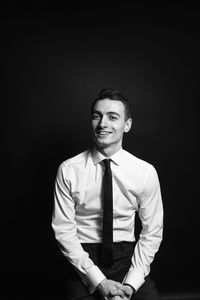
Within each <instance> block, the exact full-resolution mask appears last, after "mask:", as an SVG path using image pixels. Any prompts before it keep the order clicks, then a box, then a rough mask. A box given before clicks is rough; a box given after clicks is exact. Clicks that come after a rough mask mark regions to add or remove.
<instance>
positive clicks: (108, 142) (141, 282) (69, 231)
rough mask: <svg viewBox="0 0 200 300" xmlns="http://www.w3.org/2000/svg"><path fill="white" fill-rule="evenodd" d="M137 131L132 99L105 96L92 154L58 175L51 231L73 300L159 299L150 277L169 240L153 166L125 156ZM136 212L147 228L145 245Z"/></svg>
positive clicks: (94, 113) (97, 106)
mask: <svg viewBox="0 0 200 300" xmlns="http://www.w3.org/2000/svg"><path fill="white" fill-rule="evenodd" d="M131 125H132V118H131V109H130V104H129V101H128V100H127V99H126V98H125V96H124V95H123V94H122V93H121V92H119V91H116V90H112V89H104V90H102V91H101V92H100V94H99V97H98V98H97V99H96V100H95V101H94V102H93V103H92V107H91V127H92V137H93V141H94V147H93V149H90V150H87V151H84V152H83V153H81V154H79V155H77V156H75V157H72V158H70V159H68V160H66V161H65V162H63V163H62V164H61V165H60V167H59V170H58V174H57V179H56V184H55V209H54V214H53V222H52V226H53V229H54V231H55V236H56V239H57V240H58V242H59V245H60V248H61V251H62V252H63V254H64V256H65V257H66V258H67V260H66V261H68V262H69V263H68V265H67V267H66V268H67V273H68V276H67V283H66V284H67V296H68V299H70V300H74V299H87V300H95V299H101V298H102V297H103V298H105V299H112V300H119V299H120V300H121V299H130V298H133V299H143V300H157V299H160V298H159V294H158V292H157V290H156V287H155V285H154V282H153V281H152V280H151V279H150V278H149V276H148V274H149V272H150V264H151V262H152V261H153V259H154V256H155V253H156V252H157V251H158V248H159V246H160V243H161V240H162V228H163V207H162V200H161V193H160V185H159V180H158V176H157V173H156V171H155V169H154V167H153V166H152V165H151V164H149V163H147V162H145V161H143V160H141V159H139V158H137V157H135V156H133V155H132V154H130V153H128V152H127V151H125V150H123V149H122V140H123V135H124V133H127V132H129V131H130V129H131ZM104 176H108V177H104ZM104 178H106V179H104ZM106 197H107V198H106ZM103 198H105V199H106V200H105V199H104V200H103ZM110 199H111V200H110ZM109 201H110V202H109ZM108 203H111V204H108ZM107 206H108V207H110V208H109V209H110V211H111V210H112V216H111V217H108V213H107V212H105V211H106V209H107V210H108V208H106V207H107ZM136 212H138V214H139V217H140V220H141V224H142V231H141V233H140V237H139V240H138V241H135V235H134V229H135V222H134V221H135V214H136ZM106 214H107V215H106ZM106 218H107V220H106V221H105V219H106ZM106 222H107V223H106ZM72 266H73V267H72Z"/></svg>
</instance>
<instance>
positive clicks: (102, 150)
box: [96, 145, 121, 157]
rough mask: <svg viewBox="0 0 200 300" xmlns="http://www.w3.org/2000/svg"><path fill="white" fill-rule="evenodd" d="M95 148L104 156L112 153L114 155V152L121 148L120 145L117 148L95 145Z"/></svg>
mask: <svg viewBox="0 0 200 300" xmlns="http://www.w3.org/2000/svg"><path fill="white" fill-rule="evenodd" d="M96 147H97V150H98V151H99V152H100V153H101V154H103V155H104V156H105V157H110V156H112V155H114V154H115V153H116V152H118V151H119V150H120V149H121V146H120V147H118V148H115V149H113V147H111V146H108V147H104V148H103V147H98V145H96Z"/></svg>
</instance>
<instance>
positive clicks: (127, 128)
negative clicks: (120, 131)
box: [124, 118, 133, 132]
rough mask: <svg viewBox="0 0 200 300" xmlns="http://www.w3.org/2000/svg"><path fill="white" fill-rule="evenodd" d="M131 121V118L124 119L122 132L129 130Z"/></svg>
mask: <svg viewBox="0 0 200 300" xmlns="http://www.w3.org/2000/svg"><path fill="white" fill-rule="evenodd" d="M132 122H133V120H132V119H131V118H129V119H128V120H126V124H125V127H124V132H129V130H130V129H131V126H132Z"/></svg>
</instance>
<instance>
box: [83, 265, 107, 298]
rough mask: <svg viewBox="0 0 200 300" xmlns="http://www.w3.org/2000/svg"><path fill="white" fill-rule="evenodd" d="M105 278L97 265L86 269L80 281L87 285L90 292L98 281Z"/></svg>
mask: <svg viewBox="0 0 200 300" xmlns="http://www.w3.org/2000/svg"><path fill="white" fill-rule="evenodd" d="M105 278H106V276H105V275H104V274H103V273H102V272H101V270H100V269H99V268H98V267H97V266H93V267H91V268H90V269H89V270H88V271H87V274H86V275H85V276H84V278H82V281H83V283H84V284H86V285H87V287H88V289H89V292H90V293H91V294H92V293H93V292H94V291H95V289H96V287H97V286H98V285H99V283H100V282H102V280H104V279H105Z"/></svg>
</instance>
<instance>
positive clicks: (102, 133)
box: [96, 131, 111, 136]
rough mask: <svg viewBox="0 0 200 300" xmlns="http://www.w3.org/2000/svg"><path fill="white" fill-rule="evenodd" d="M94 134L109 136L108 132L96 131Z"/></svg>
mask: <svg viewBox="0 0 200 300" xmlns="http://www.w3.org/2000/svg"><path fill="white" fill-rule="evenodd" d="M96 133H97V134H98V135H101V136H103V135H108V134H110V133H111V132H109V131H97V132H96Z"/></svg>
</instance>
